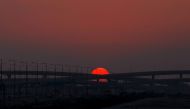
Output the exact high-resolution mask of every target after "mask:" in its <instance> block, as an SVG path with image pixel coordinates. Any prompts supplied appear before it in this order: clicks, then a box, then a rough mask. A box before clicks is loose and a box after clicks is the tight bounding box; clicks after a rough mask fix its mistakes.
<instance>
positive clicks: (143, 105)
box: [2, 92, 190, 109]
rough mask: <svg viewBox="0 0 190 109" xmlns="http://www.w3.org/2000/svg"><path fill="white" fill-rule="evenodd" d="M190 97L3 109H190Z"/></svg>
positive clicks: (133, 96) (114, 98)
mask: <svg viewBox="0 0 190 109" xmlns="http://www.w3.org/2000/svg"><path fill="white" fill-rule="evenodd" d="M189 104H190V96H189V95H182V94H175V95H166V94H162V93H160V94H155V93H151V92H149V93H122V94H120V95H104V96H103V95H102V96H94V97H84V98H72V99H71V98H70V99H61V98H59V99H56V100H51V101H46V102H38V103H37V102H36V103H30V104H20V105H17V106H13V107H9V108H5V107H2V109H47V108H50V109H102V108H103V109H104V108H105V109H153V107H154V108H156V109H160V108H161V109H168V108H170V109H175V108H178V109H184V108H185V109H190V105H189Z"/></svg>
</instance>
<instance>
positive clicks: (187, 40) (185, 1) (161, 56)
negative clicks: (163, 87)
mask: <svg viewBox="0 0 190 109" xmlns="http://www.w3.org/2000/svg"><path fill="white" fill-rule="evenodd" d="M189 13H190V0H0V53H1V54H0V55H1V56H3V57H7V58H10V57H11V58H12V57H13V58H17V59H25V60H42V61H46V62H57V63H65V64H77V65H78V64H79V65H90V66H103V67H107V68H109V69H110V70H111V71H112V72H131V71H145V70H146V71H147V70H176V69H190V14H189Z"/></svg>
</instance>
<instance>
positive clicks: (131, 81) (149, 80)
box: [0, 59, 190, 107]
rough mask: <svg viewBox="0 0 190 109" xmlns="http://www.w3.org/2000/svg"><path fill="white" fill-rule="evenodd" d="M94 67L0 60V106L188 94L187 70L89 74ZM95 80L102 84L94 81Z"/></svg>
mask: <svg viewBox="0 0 190 109" xmlns="http://www.w3.org/2000/svg"><path fill="white" fill-rule="evenodd" d="M94 68H96V67H89V66H71V65H62V64H48V63H40V62H26V61H15V60H3V59H0V103H1V104H0V105H1V106H4V107H6V106H12V105H16V104H19V103H21V102H22V101H25V102H26V103H30V102H38V101H44V100H51V99H58V98H62V99H63V98H67V99H69V98H76V97H91V96H100V95H103V94H108V92H109V94H113V95H114V94H115V95H117V94H120V93H127V92H136V93H138V92H150V91H151V92H156V93H166V94H167V93H173V94H175V93H184V94H190V87H189V83H190V71H188V70H186V71H151V72H133V73H112V74H109V75H107V74H106V75H92V74H91V71H92V69H94ZM99 78H101V79H102V81H103V82H97V81H96V80H97V79H99ZM101 83H106V84H101Z"/></svg>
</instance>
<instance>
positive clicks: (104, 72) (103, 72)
mask: <svg viewBox="0 0 190 109" xmlns="http://www.w3.org/2000/svg"><path fill="white" fill-rule="evenodd" d="M91 73H92V74H93V75H109V74H110V72H109V71H108V70H107V69H105V68H96V69H94V70H92V72H91Z"/></svg>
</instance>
